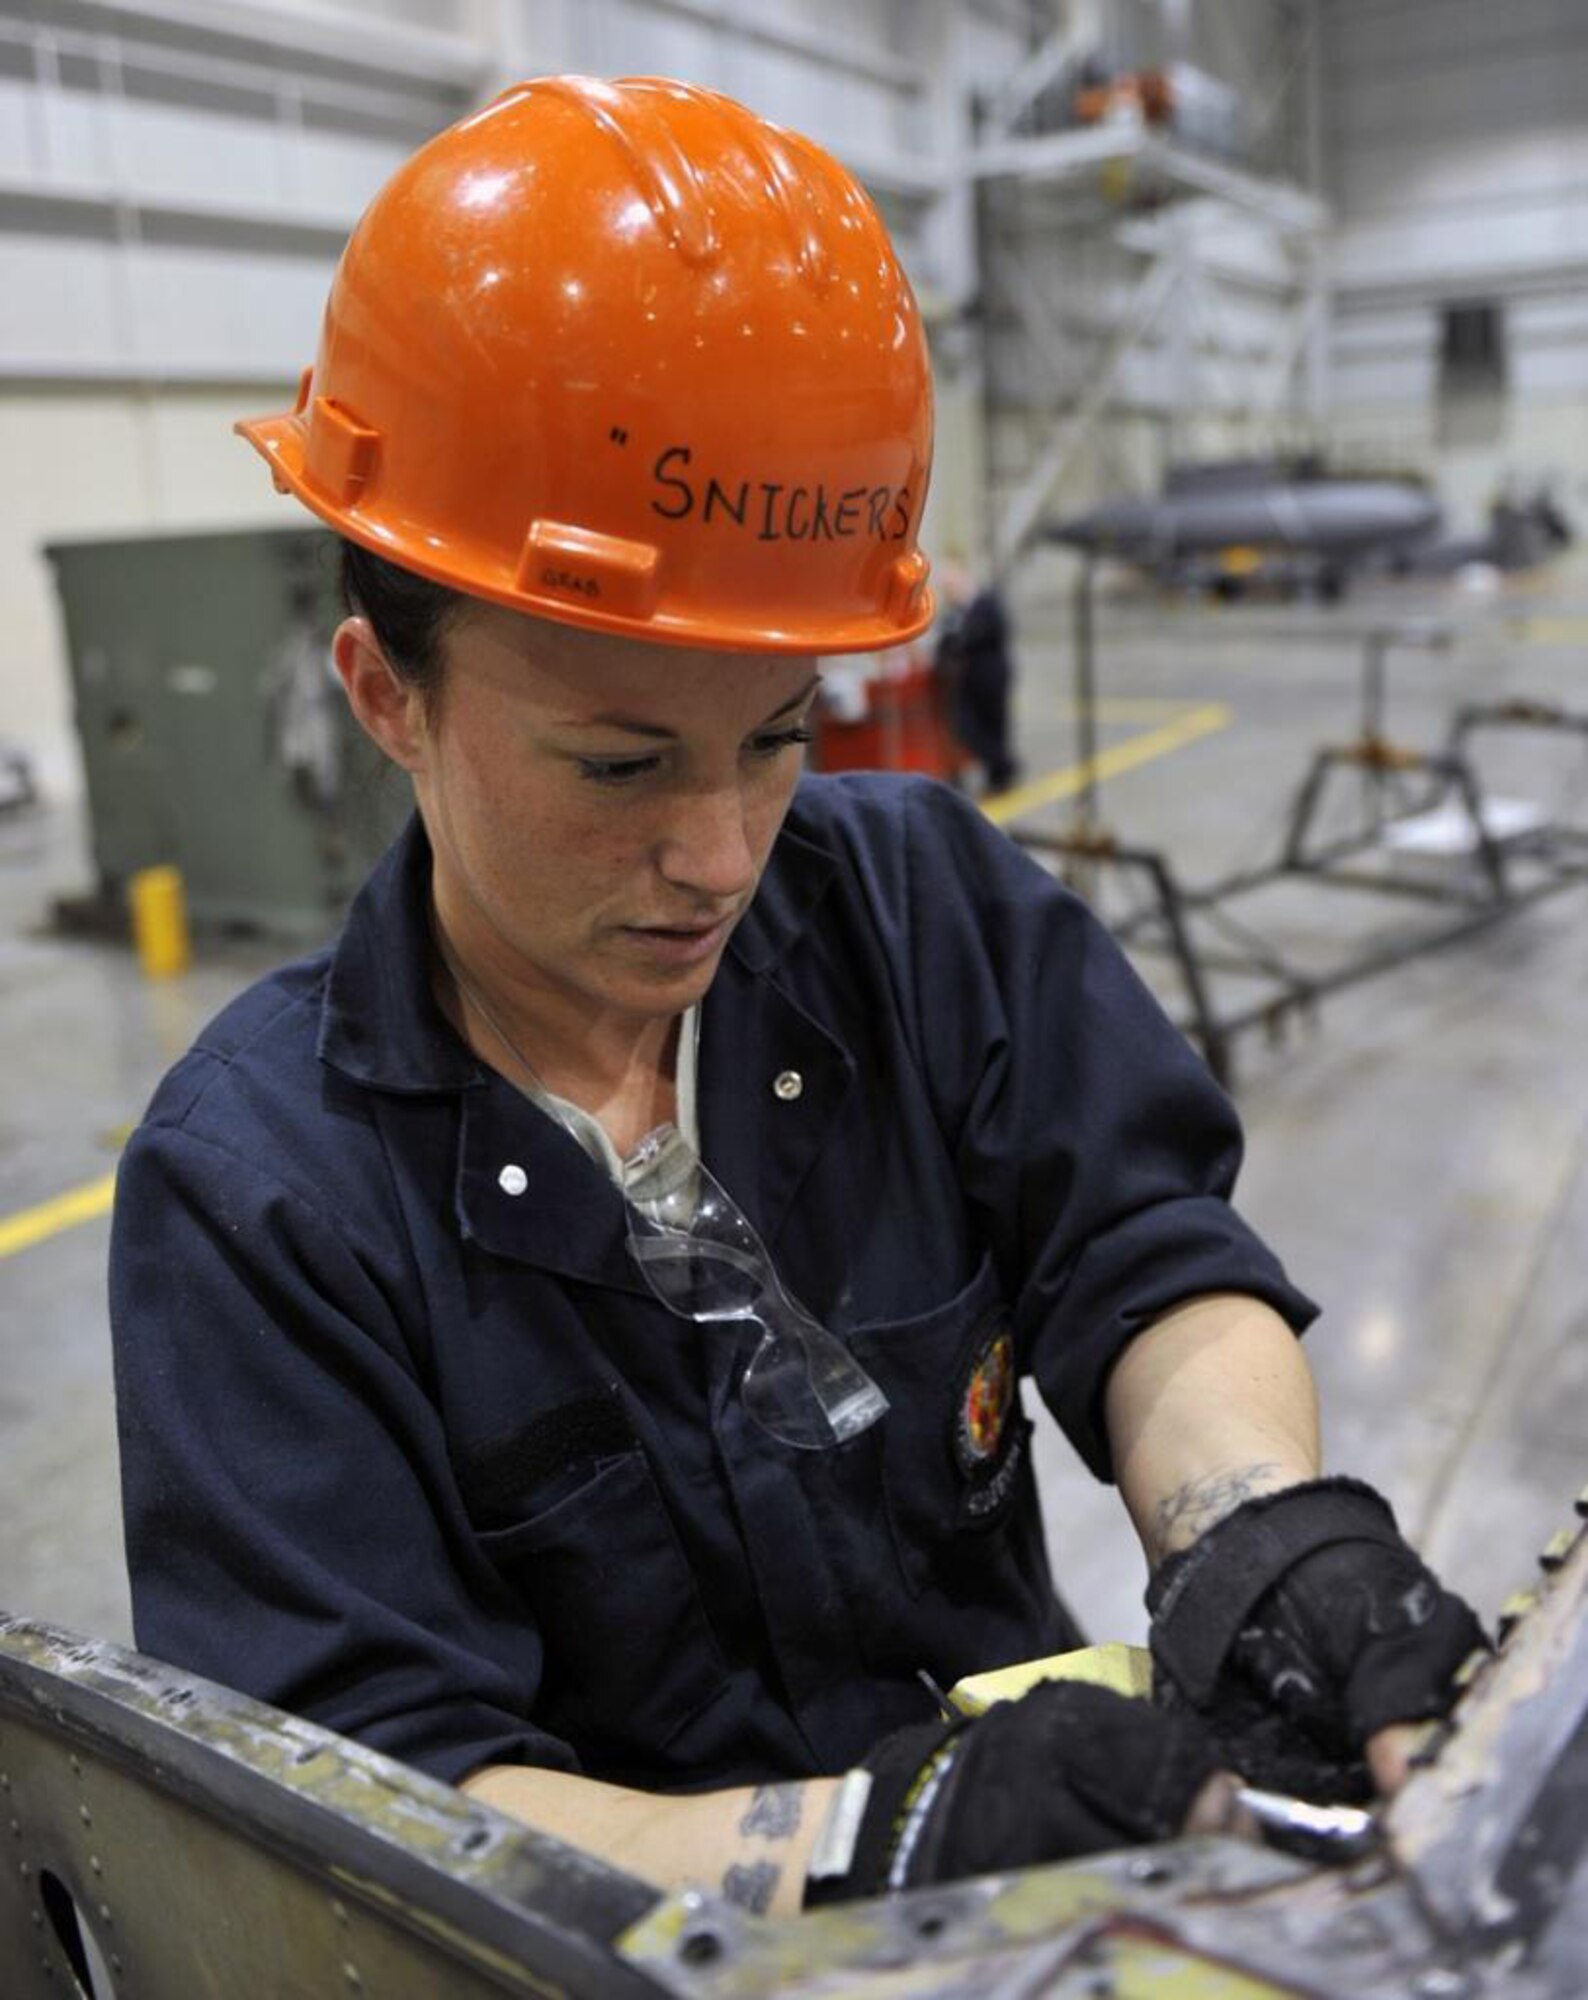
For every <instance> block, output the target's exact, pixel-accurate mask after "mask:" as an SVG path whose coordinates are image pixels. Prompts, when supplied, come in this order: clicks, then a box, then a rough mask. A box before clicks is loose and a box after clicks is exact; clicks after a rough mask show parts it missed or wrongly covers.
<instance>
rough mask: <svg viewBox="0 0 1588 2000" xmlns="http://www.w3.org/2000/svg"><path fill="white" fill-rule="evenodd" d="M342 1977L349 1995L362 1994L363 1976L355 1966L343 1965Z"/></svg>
mask: <svg viewBox="0 0 1588 2000" xmlns="http://www.w3.org/2000/svg"><path fill="white" fill-rule="evenodd" d="M342 1977H343V1979H344V1980H345V1981H346V1982H347V1990H348V1991H349V1992H350V1993H362V1992H363V1990H364V1978H363V1974H362V1973H361V1972H360V1971H359V1969H358V1967H357V1966H356V1965H344V1966H343V1967H342Z"/></svg>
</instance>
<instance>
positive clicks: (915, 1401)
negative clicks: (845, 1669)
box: [851, 1257, 1051, 1608]
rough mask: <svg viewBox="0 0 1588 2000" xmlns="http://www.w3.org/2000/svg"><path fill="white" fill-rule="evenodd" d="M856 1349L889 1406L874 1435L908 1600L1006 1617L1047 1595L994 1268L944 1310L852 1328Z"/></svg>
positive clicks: (980, 1273)
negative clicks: (928, 1596)
mask: <svg viewBox="0 0 1588 2000" xmlns="http://www.w3.org/2000/svg"><path fill="white" fill-rule="evenodd" d="M851 1341H852V1345H853V1347H854V1350H855V1353H856V1354H857V1355H858V1356H859V1358H860V1359H861V1361H862V1362H863V1363H864V1365H865V1366H866V1367H867V1368H868V1369H869V1370H870V1371H871V1372H872V1373H873V1374H874V1375H875V1376H876V1378H877V1380H878V1381H879V1382H880V1383H881V1385H882V1387H883V1389H884V1391H885V1392H886V1393H887V1396H888V1399H889V1404H890V1408H889V1410H888V1414H887V1417H886V1419H885V1420H884V1421H883V1423H882V1424H881V1425H880V1426H879V1432H880V1441H881V1449H882V1468H883V1471H882V1476H883V1485H884V1489H885V1493H886V1500H887V1511H888V1518H889V1522H890V1525H891V1527H892V1531H893V1538H894V1544H895V1548H896V1551H897V1554H898V1559H899V1565H900V1568H901V1570H902V1571H903V1575H904V1581H905V1584H906V1586H907V1587H908V1589H909V1591H910V1592H911V1594H912V1595H913V1596H917V1597H918V1596H920V1595H921V1594H922V1593H924V1592H927V1591H931V1590H937V1591H944V1592H947V1593H949V1594H951V1595H954V1596H955V1597H956V1598H958V1599H961V1600H963V1599H965V1598H967V1596H968V1598H969V1600H970V1601H973V1602H978V1603H983V1604H987V1603H991V1602H994V1601H1002V1602H1004V1603H1005V1604H1006V1605H1008V1607H1009V1608H1013V1607H1014V1605H1015V1604H1016V1603H1017V1602H1022V1601H1024V1602H1030V1601H1033V1599H1041V1598H1045V1597H1046V1596H1048V1595H1050V1594H1051V1584H1050V1583H1049V1582H1048V1580H1047V1576H1046V1567H1045V1562H1044V1561H1043V1559H1042V1557H1041V1529H1040V1523H1039V1522H1038V1520H1037V1518H1036V1503H1035V1488H1034V1485H1033V1482H1032V1477H1031V1468H1030V1435H1031V1425H1030V1422H1029V1421H1028V1420H1027V1418H1026V1416H1025V1415H1024V1413H1023V1411H1022V1409H1021V1406H1020V1395H1019V1381H1018V1373H1019V1369H1018V1361H1017V1357H1016V1352H1015V1342H1014V1333H1013V1329H1012V1327H1011V1324H1010V1319H1009V1315H1008V1312H1007V1310H1006V1308H1005V1305H1004V1301H1003V1297H1002V1293H1001V1291H1000V1288H999V1284H998V1278H997V1273H996V1271H995V1270H994V1268H993V1263H992V1259H991V1258H990V1257H988V1258H985V1259H984V1260H983V1261H982V1263H981V1265H980V1267H979V1268H978V1270H977V1272H976V1275H975V1277H974V1278H972V1280H971V1281H970V1283H969V1284H968V1285H967V1286H966V1287H965V1288H964V1290H963V1291H961V1292H959V1293H957V1294H956V1295H955V1296H954V1297H953V1298H951V1299H949V1300H948V1301H947V1302H946V1303H945V1304H943V1305H941V1306H938V1307H936V1308H934V1309H933V1310H932V1311H930V1312H927V1313H923V1314H919V1315H918V1316H916V1317H915V1318H913V1319H908V1320H899V1321H894V1322H892V1323H891V1324H888V1325H874V1326H869V1327H860V1328H856V1329H855V1330H854V1332H853V1333H852V1335H851ZM1033 1536H1034V1537H1035V1562H1036V1565H1037V1567H1038V1568H1039V1569H1040V1571H1041V1574H1040V1576H1039V1575H1034V1574H1033V1549H1032V1547H1031V1543H1032V1538H1033Z"/></svg>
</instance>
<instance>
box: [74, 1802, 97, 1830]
mask: <svg viewBox="0 0 1588 2000" xmlns="http://www.w3.org/2000/svg"><path fill="white" fill-rule="evenodd" d="M77 1817H78V1818H79V1819H80V1820H81V1821H82V1822H83V1824H84V1826H92V1825H93V1823H94V1816H93V1814H92V1813H91V1812H90V1811H89V1810H88V1808H87V1806H79V1807H78V1808H77Z"/></svg>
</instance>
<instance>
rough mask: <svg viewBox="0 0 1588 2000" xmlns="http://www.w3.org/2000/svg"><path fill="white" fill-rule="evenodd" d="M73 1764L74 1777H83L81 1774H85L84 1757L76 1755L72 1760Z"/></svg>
mask: <svg viewBox="0 0 1588 2000" xmlns="http://www.w3.org/2000/svg"><path fill="white" fill-rule="evenodd" d="M71 1765H72V1776H73V1777H74V1778H80V1777H81V1776H82V1775H83V1760H82V1758H81V1757H74V1758H72V1760H71Z"/></svg>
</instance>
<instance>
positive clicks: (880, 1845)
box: [805, 1681, 1219, 1907]
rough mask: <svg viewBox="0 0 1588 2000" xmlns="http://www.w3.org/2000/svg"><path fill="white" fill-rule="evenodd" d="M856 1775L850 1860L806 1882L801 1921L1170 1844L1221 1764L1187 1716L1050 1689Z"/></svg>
mask: <svg viewBox="0 0 1588 2000" xmlns="http://www.w3.org/2000/svg"><path fill="white" fill-rule="evenodd" d="M862 1768H863V1769H864V1770H865V1771H866V1772H868V1773H869V1774H870V1778H871V1789H870V1793H869V1796H868V1798H867V1801H866V1804H865V1807H864V1810H863V1812H862V1814H861V1818H860V1823H859V1830H858V1833H857V1834H856V1836H855V1840H854V1845H853V1851H852V1856H851V1858H850V1859H849V1861H848V1865H847V1867H846V1868H845V1870H844V1872H843V1873H842V1874H835V1875H828V1876H824V1877H816V1876H813V1879H812V1881H811V1883H810V1885H809V1887H808V1888H807V1891H806V1896H805V1902H806V1906H807V1907H810V1906H812V1905H816V1904H823V1903H837V1902H849V1901H851V1900H853V1899H854V1898H855V1897H857V1896H876V1895H882V1894H885V1893H886V1892H888V1891H890V1890H895V1889H906V1888H913V1887H916V1886H918V1885H920V1884H923V1883H928V1882H948V1881H953V1880H956V1879H957V1878H959V1877H961V1876H965V1875H986V1874H993V1873H1001V1872H1002V1871H1003V1870H1005V1869H1009V1868H1029V1867H1032V1866H1035V1865H1036V1864H1037V1863H1038V1862H1043V1861H1061V1860H1066V1859H1068V1858H1071V1857H1073V1856H1075V1855H1079V1854H1092V1853H1095V1852H1097V1851H1098V1850H1099V1849H1102V1848H1109V1847H1124V1846H1128V1845H1131V1844H1133V1843H1135V1842H1138V1841H1144V1840H1164V1839H1169V1838H1171V1837H1172V1836H1174V1835H1175V1834H1178V1833H1179V1832H1180V1831H1181V1829H1182V1828H1183V1826H1184V1824H1185V1820H1186V1815H1187V1814H1188V1813H1189V1812H1190V1810H1191V1806H1192V1803H1193V1801H1194V1800H1195V1799H1196V1796H1197V1794H1198V1792H1200V1791H1201V1789H1202V1787H1203V1785H1204V1784H1206V1782H1207V1780H1208V1779H1209V1778H1210V1777H1212V1776H1213V1774H1214V1772H1215V1771H1216V1770H1217V1769H1218V1768H1219V1759H1218V1753H1217V1751H1216V1750H1215V1749H1214V1746H1213V1743H1212V1741H1211V1739H1210V1738H1209V1736H1208V1734H1207V1732H1206V1730H1205V1729H1204V1728H1203V1726H1202V1724H1201V1723H1200V1722H1199V1721H1198V1720H1197V1718H1196V1717H1195V1716H1193V1715H1190V1714H1180V1715H1166V1714H1164V1713H1162V1712H1161V1711H1159V1710H1157V1709H1154V1708H1152V1707H1150V1706H1149V1705H1148V1704H1147V1703H1145V1702H1140V1701H1128V1700H1126V1699H1125V1697H1124V1696H1123V1695H1117V1694H1114V1693H1111V1692H1110V1691H1109V1690H1108V1689H1107V1688H1100V1687H1093V1686H1090V1685H1088V1684H1086V1683H1083V1682H1078V1681H1050V1682H1044V1683H1042V1684H1041V1685H1039V1686H1037V1687H1035V1688H1033V1689H1032V1690H1031V1692H1030V1693H1029V1694H1027V1695H1024V1696H1022V1697H1021V1699H1020V1700H1018V1701H1004V1702H997V1703H995V1704H994V1705H993V1706H992V1707H991V1708H990V1709H988V1710H987V1712H986V1713H985V1714H984V1715H981V1716H977V1717H975V1718H973V1719H972V1718H964V1717H961V1718H957V1719H956V1720H954V1721H952V1722H934V1723H922V1724H920V1725H919V1726H917V1727H912V1728H909V1729H901V1730H900V1731H898V1733H897V1734H896V1735H893V1736H889V1737H886V1738H884V1740H883V1741H882V1742H881V1743H880V1744H878V1746H877V1748H876V1749H875V1750H874V1751H873V1752H872V1753H871V1755H870V1756H869V1757H867V1758H866V1760H865V1762H864V1765H863V1766H862Z"/></svg>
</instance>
